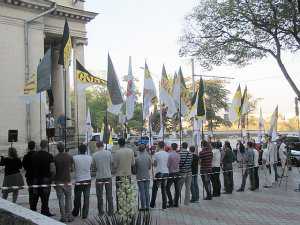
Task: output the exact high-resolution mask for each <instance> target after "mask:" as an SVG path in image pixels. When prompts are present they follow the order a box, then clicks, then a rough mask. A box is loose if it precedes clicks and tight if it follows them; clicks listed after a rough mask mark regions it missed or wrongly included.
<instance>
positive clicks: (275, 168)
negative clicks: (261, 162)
mask: <svg viewBox="0 0 300 225" xmlns="http://www.w3.org/2000/svg"><path fill="white" fill-rule="evenodd" d="M273 168H274V173H275V181H277V180H278V171H277V162H275V163H274V164H273Z"/></svg>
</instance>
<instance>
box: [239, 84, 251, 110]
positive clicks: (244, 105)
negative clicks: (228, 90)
mask: <svg viewBox="0 0 300 225" xmlns="http://www.w3.org/2000/svg"><path fill="white" fill-rule="evenodd" d="M241 104H242V106H241V115H246V114H248V112H249V107H250V106H249V95H248V90H247V86H246V87H245V90H244V94H243V97H242V102H241Z"/></svg>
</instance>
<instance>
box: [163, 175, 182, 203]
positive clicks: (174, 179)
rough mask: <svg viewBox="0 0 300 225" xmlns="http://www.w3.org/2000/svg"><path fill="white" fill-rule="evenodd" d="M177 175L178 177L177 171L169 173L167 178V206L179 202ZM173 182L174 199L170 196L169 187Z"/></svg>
mask: <svg viewBox="0 0 300 225" xmlns="http://www.w3.org/2000/svg"><path fill="white" fill-rule="evenodd" d="M179 179H180V178H179V177H178V173H170V174H169V177H168V180H167V187H166V193H167V196H168V201H169V206H173V205H178V202H179V195H180V191H179ZM173 184H174V188H175V196H174V199H173V197H172V193H171V187H172V185H173Z"/></svg>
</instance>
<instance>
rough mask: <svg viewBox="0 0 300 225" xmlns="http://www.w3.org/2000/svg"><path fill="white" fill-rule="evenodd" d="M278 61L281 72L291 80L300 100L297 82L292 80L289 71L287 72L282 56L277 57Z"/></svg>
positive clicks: (291, 84)
mask: <svg viewBox="0 0 300 225" xmlns="http://www.w3.org/2000/svg"><path fill="white" fill-rule="evenodd" d="M276 61H277V63H278V65H279V67H280V69H281V72H282V73H283V75H284V77H285V79H286V80H287V81H288V82H289V84H290V86H291V87H292V88H293V90H294V92H295V94H296V96H297V98H298V99H299V100H300V91H299V89H298V88H297V86H296V84H295V83H294V81H293V80H292V78H291V77H290V75H289V73H288V72H287V70H286V68H285V66H284V64H283V62H282V60H281V57H280V56H277V57H276Z"/></svg>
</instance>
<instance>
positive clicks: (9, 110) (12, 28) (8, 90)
mask: <svg viewBox="0 0 300 225" xmlns="http://www.w3.org/2000/svg"><path fill="white" fill-rule="evenodd" d="M11 15H13V16H14V18H13V17H11ZM32 15H33V14H32V13H30V12H21V11H20V10H18V9H15V8H5V7H0V30H1V35H0V68H1V74H3V75H2V76H0V86H1V88H0V105H1V107H0V118H2V119H1V121H0V123H1V124H0V149H1V148H2V149H3V148H4V149H7V147H6V145H7V144H8V142H7V138H8V137H7V136H8V130H9V129H18V131H19V135H18V139H19V141H18V143H17V144H16V146H17V147H18V150H20V151H22V150H24V148H25V141H26V137H27V130H26V103H25V102H26V101H25V99H24V98H22V96H23V90H24V83H25V45H24V22H23V21H24V20H23V19H24V18H26V17H27V18H28V17H29V16H32ZM29 46H30V47H29V58H30V64H29V74H32V73H36V68H37V65H38V62H39V60H40V58H41V57H42V56H43V55H44V35H43V24H42V23H39V22H37V23H34V24H33V25H32V26H31V27H30V29H29ZM4 74H5V76H4ZM43 99H44V98H43ZM42 105H43V107H42V124H45V121H44V120H43V118H44V116H43V115H44V113H45V112H44V104H42ZM39 106H40V104H39V98H37V99H36V100H35V101H33V102H32V103H31V104H30V110H31V114H30V115H31V117H30V120H31V127H30V134H31V136H32V139H33V140H36V141H38V140H39V139H40V129H39V127H40V126H39V124H40V116H39V115H40V107H39ZM43 127H45V126H43ZM42 136H43V137H45V129H42Z"/></svg>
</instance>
